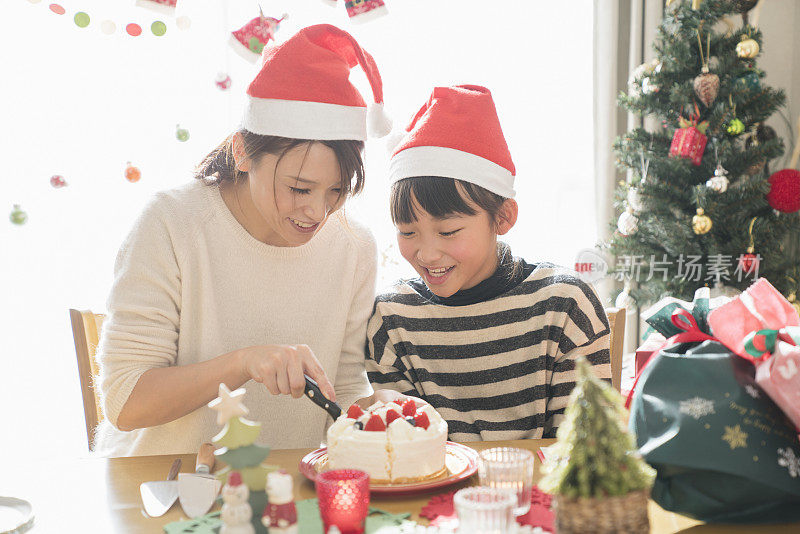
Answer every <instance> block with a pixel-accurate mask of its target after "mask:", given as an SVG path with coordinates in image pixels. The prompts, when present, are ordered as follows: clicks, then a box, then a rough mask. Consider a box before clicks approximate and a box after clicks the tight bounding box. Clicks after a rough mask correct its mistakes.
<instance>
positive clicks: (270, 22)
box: [230, 13, 288, 63]
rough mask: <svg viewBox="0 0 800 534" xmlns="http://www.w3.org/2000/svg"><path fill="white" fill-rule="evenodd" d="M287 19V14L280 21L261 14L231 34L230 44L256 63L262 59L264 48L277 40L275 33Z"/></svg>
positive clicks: (244, 56)
mask: <svg viewBox="0 0 800 534" xmlns="http://www.w3.org/2000/svg"><path fill="white" fill-rule="evenodd" d="M287 17H288V15H286V14H285V13H284V14H283V15H282V16H281V18H279V19H276V18H272V17H265V16H264V14H263V13H259V16H257V17H256V18H254V19H253V20H251V21H250V22H248V23H247V24H245V25H244V26H242V27H241V28H239V29H238V30H236V31H234V32H231V39H230V44H231V46H232V47H233V49H234V50H236V52H237V53H238V54H239V55H240V56H242V57H243V58H245V59H246V60H248V61H250V62H252V63H255V62H256V61H257V60H258V58H259V57H261V51H262V50H264V47H265V46H267V44H269V42H270V41H274V40H275V32H277V31H278V30H279V29H280V23H281V22H282V21H284V20H286V18H287Z"/></svg>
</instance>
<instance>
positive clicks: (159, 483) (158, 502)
mask: <svg viewBox="0 0 800 534" xmlns="http://www.w3.org/2000/svg"><path fill="white" fill-rule="evenodd" d="M180 469H181V459H180V458H177V459H176V460H175V461H174V462H172V467H171V468H170V470H169V474H168V475H167V479H166V480H155V481H153V482H142V484H141V485H140V486H139V493H140V494H141V495H142V504H143V505H144V511H145V512H147V515H149V516H150V517H160V516H162V515H164V514H165V513H166V512H167V510H169V509H170V508H171V507H172V504H173V503H174V502H175V499H177V498H178V483H177V481H176V480H175V477H176V476H178V471H180Z"/></svg>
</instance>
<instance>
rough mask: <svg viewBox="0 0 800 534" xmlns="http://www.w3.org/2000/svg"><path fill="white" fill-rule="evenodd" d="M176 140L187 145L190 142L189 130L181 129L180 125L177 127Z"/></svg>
mask: <svg viewBox="0 0 800 534" xmlns="http://www.w3.org/2000/svg"><path fill="white" fill-rule="evenodd" d="M175 139H177V140H178V141H180V142H181V143H185V142H186V141H188V140H189V130H187V129H186V128H181V125H180V124H177V125H175Z"/></svg>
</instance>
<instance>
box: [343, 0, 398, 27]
mask: <svg viewBox="0 0 800 534" xmlns="http://www.w3.org/2000/svg"><path fill="white" fill-rule="evenodd" d="M345 6H346V7H347V16H348V17H350V20H351V21H352V22H368V21H370V20H374V19H377V18H379V17H382V16H384V15H386V14H387V13H388V10H387V9H386V4H384V3H383V0H348V1H347V2H345Z"/></svg>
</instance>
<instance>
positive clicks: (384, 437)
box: [327, 399, 447, 484]
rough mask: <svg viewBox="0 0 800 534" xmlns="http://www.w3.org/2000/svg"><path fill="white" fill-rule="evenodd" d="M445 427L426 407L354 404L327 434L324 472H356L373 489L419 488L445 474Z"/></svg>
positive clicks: (435, 414) (404, 404)
mask: <svg viewBox="0 0 800 534" xmlns="http://www.w3.org/2000/svg"><path fill="white" fill-rule="evenodd" d="M446 441H447V422H445V420H444V419H442V416H441V415H439V413H438V412H437V411H436V410H434V409H433V408H432V407H431V406H429V405H428V404H423V405H420V406H419V407H417V405H416V403H415V402H414V401H413V400H412V399H407V400H406V401H405V402H403V404H401V405H400V404H395V403H394V402H389V403H383V402H380V401H379V402H376V403H375V404H373V405H372V406H370V407H369V408H368V409H367V410H366V411H364V410H362V409H361V407H360V406H358V405H357V404H353V405H352V406H350V409H348V410H347V414H345V415H342V416H341V417H339V418H338V419H337V420H336V421H335V422H334V423H333V424H332V425H331V426H330V428H329V429H328V466H327V468H328V469H360V470H362V471H366V472H367V473H369V476H370V481H371V482H372V483H375V484H386V483H392V484H399V483H408V482H419V481H422V480H426V479H430V478H435V477H437V476H439V475H442V474H443V473H444V472H445V462H444V458H445V442H446Z"/></svg>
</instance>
